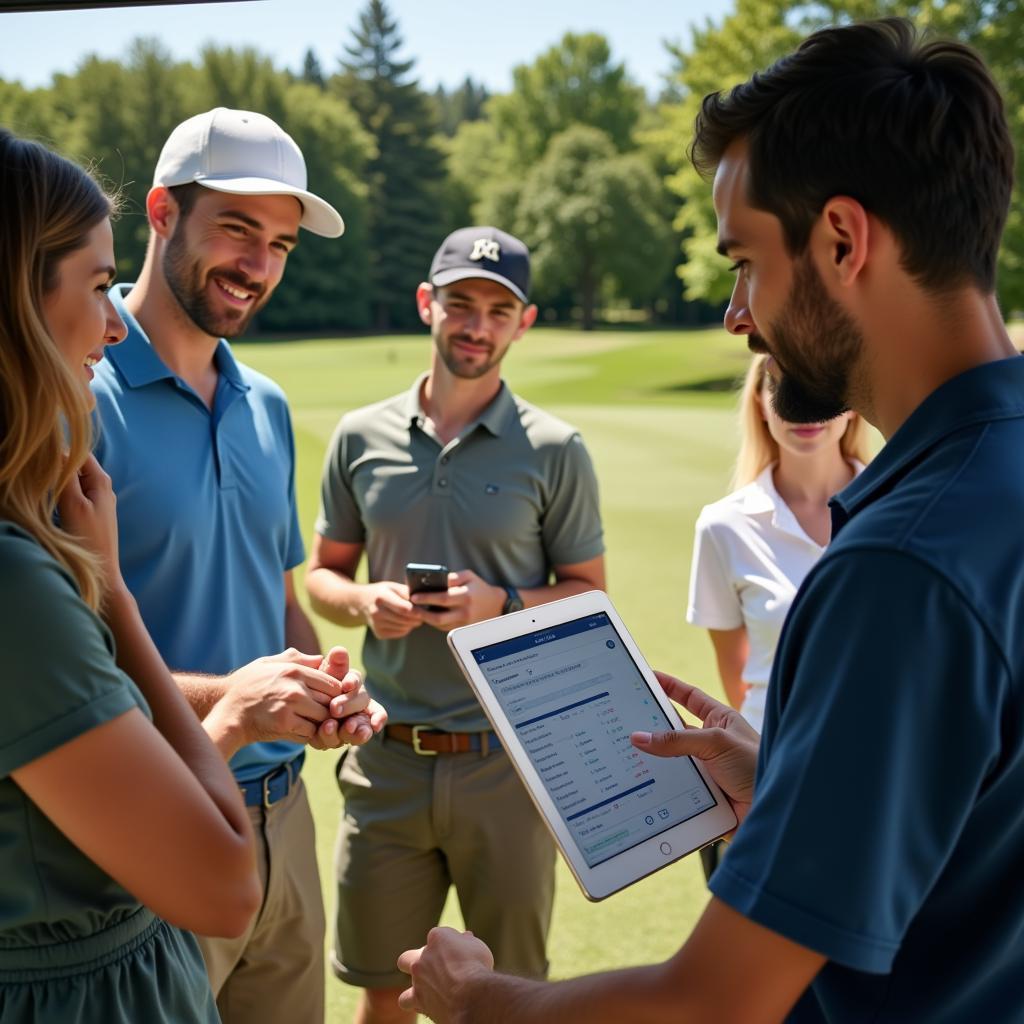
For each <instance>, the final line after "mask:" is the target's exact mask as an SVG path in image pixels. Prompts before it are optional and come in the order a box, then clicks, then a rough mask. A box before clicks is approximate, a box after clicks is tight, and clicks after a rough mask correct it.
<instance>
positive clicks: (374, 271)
mask: <svg viewBox="0 0 1024 1024" xmlns="http://www.w3.org/2000/svg"><path fill="white" fill-rule="evenodd" d="M401 47H402V40H401V37H400V36H399V34H398V26H397V23H396V22H395V21H393V20H392V19H391V18H390V16H389V15H388V11H387V7H386V5H385V4H384V3H383V2H382V0H370V2H369V3H368V4H367V6H366V8H365V9H364V10H363V12H362V13H361V14H360V17H359V25H358V27H357V28H356V29H355V31H354V32H353V42H352V43H351V44H349V45H348V46H346V52H347V53H348V55H349V59H348V60H345V61H343V64H342V67H343V72H342V73H341V74H340V75H338V76H337V77H335V78H334V79H333V80H332V83H331V84H332V88H333V91H334V92H335V93H336V94H337V95H339V96H341V97H342V98H343V99H345V100H346V101H347V102H348V103H349V104H350V105H351V107H352V109H353V110H354V111H355V112H356V115H357V116H358V118H359V121H360V123H361V125H362V127H363V129H364V130H365V131H366V132H367V133H368V135H369V136H370V137H371V138H372V139H373V142H374V146H375V153H374V155H373V156H372V157H371V158H370V160H369V161H368V163H367V167H366V175H367V180H368V183H369V193H368V208H367V225H368V227H367V240H368V248H369V253H368V255H369V275H368V295H369V302H370V308H371V316H372V322H373V324H374V325H375V326H376V327H377V328H378V329H381V330H383V329H387V328H388V327H390V326H392V325H395V326H413V325H414V324H416V323H417V318H416V311H415V305H414V302H413V295H414V293H415V290H416V286H417V285H418V284H419V282H420V281H422V280H423V278H424V276H425V275H426V273H427V270H428V268H429V267H430V260H431V258H432V257H433V254H434V251H435V249H436V248H437V246H438V244H439V242H440V240H441V237H442V236H443V235H444V234H445V228H446V225H445V224H444V223H443V222H442V216H443V210H444V209H445V192H444V177H445V171H444V157H443V154H442V152H441V149H440V148H439V147H438V145H437V144H436V142H435V138H434V136H435V132H436V124H435V121H434V108H433V105H432V103H431V99H430V97H429V96H428V95H427V94H426V93H424V92H423V91H422V90H421V89H420V88H419V86H418V85H417V83H416V82H415V81H414V80H410V79H407V77H406V76H407V75H408V74H409V72H410V70H411V69H412V66H413V63H414V62H413V61H411V60H405V61H403V60H399V59H398V56H397V54H398V51H399V50H400V49H401Z"/></svg>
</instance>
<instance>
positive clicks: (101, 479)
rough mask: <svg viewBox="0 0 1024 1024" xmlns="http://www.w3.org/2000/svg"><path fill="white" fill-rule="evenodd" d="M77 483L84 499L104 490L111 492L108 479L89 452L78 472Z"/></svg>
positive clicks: (97, 461)
mask: <svg viewBox="0 0 1024 1024" xmlns="http://www.w3.org/2000/svg"><path fill="white" fill-rule="evenodd" d="M78 481H79V486H80V488H81V491H82V493H83V494H84V495H85V496H86V497H90V496H91V495H93V494H96V493H98V492H102V491H104V490H112V488H111V484H110V477H109V476H107V474H106V473H105V472H104V471H103V467H102V466H101V465H100V463H99V460H98V459H97V458H96V456H95V455H93V454H92V453H91V452H90V453H89V455H88V456H86V459H85V462H83V463H82V465H81V467H80V468H79V470H78Z"/></svg>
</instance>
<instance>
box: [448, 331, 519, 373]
mask: <svg viewBox="0 0 1024 1024" xmlns="http://www.w3.org/2000/svg"><path fill="white" fill-rule="evenodd" d="M470 340H472V339H470V338H469V337H468V335H462V334H453V335H450V336H449V337H439V336H435V338H434V344H435V345H436V347H437V351H438V353H439V354H440V356H441V361H442V362H443V363H444V365H445V366H446V367H448V372H449V373H450V374H451V375H452V376H453V377H459V378H460V379H462V380H476V379H477V378H478V377H483V376H484V374H486V373H489V372H490V371H491V370H493V369H494V367H495V366H497V365H498V364H499V363H500V362H501V361H502V359H504V358H505V353H506V352H507V351H508V345H506V346H505V347H504V348H503V349H501V350H500V351H498V349H497V348H495V347H494V346H493V345H492V346H491V351H490V352H489V353H488V355H487V357H486V358H484V359H481V360H480V361H479V362H470V361H468V360H467V359H465V358H464V357H460V356H459V354H458V353H457V352H455V350H454V349H453V348H452V342H455V341H470Z"/></svg>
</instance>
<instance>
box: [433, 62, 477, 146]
mask: <svg viewBox="0 0 1024 1024" xmlns="http://www.w3.org/2000/svg"><path fill="white" fill-rule="evenodd" d="M490 95H491V94H490V93H489V92H488V91H487V88H486V86H484V85H477V84H476V83H475V82H474V81H473V79H472V78H470V77H469V75H467V76H466V78H465V81H464V82H463V83H462V85H460V86H459V87H458V88H457V89H454V90H453V91H452V92H445V89H444V86H443V85H439V86H438V87H437V89H435V90H434V103H435V104H436V106H437V120H438V123H439V124H440V126H441V131H442V132H444V134H445V135H447V136H449V137H451V136H452V135H454V134H455V132H456V131H457V130H458V128H459V126H460V125H461V124H464V123H465V122H467V121H479V120H480V118H482V117H483V116H484V104H485V103H486V102H487V100H488V99H489V98H490Z"/></svg>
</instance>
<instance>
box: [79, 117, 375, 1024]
mask: <svg viewBox="0 0 1024 1024" xmlns="http://www.w3.org/2000/svg"><path fill="white" fill-rule="evenodd" d="M146 213H147V215H148V218H149V224H150V239H149V248H148V250H147V253H146V260H145V263H144V265H143V267H142V272H141V274H140V276H139V280H138V282H137V283H136V284H135V285H122V286H118V287H117V289H115V294H114V301H115V304H116V305H117V306H118V309H119V312H120V313H121V316H122V318H123V319H124V321H125V323H126V324H127V325H128V329H129V332H128V337H127V339H126V340H125V342H124V343H123V344H122V345H120V346H118V347H117V348H116V349H115V348H111V349H110V350H109V352H108V353H107V357H106V358H105V359H104V360H103V361H102V362H101V363H100V364H99V365H98V366H97V367H96V376H95V380H94V382H93V387H94V390H95V393H96V399H97V410H98V413H99V418H100V424H99V442H98V448H97V455H98V456H99V458H100V461H101V462H102V463H103V465H104V467H105V469H106V470H107V472H108V473H109V474H110V476H111V478H112V480H113V484H114V489H115V491H116V493H117V496H118V522H119V528H120V556H121V563H122V569H123V571H124V576H125V579H126V581H127V582H128V585H129V587H130V589H131V591H132V593H133V594H134V595H135V597H136V599H137V601H138V603H139V607H140V609H141V612H142V616H143V618H144V620H145V622H146V624H147V626H148V628H149V630H150V632H151V633H152V635H153V639H154V640H155V641H156V643H157V645H158V647H159V648H160V651H161V653H162V654H163V656H164V659H165V660H166V661H167V663H168V665H169V666H170V667H171V669H172V670H173V671H175V672H176V673H181V674H179V675H177V676H176V678H177V679H178V682H179V685H180V686H181V687H182V689H183V690H184V692H185V694H186V695H187V697H188V698H189V701H190V703H191V704H192V705H193V707H194V708H195V709H196V712H197V713H198V714H199V715H200V716H202V717H205V715H206V714H207V713H208V712H209V710H210V708H211V707H212V706H213V705H214V704H215V703H217V701H218V700H224V701H227V702H230V703H231V704H232V705H233V706H234V708H235V709H236V710H237V714H238V716H239V719H240V720H241V721H243V722H245V723H247V726H248V729H247V733H248V736H249V737H250V738H251V740H252V741H253V742H251V743H250V744H249V745H247V746H245V747H243V748H242V749H241V750H240V751H239V752H238V753H237V754H236V755H235V757H234V758H232V761H231V767H232V769H233V771H234V773H235V777H236V779H237V780H238V784H239V787H240V789H241V791H242V794H243V796H244V799H245V803H246V805H247V807H248V808H249V812H250V816H251V820H252V824H253V829H254V831H255V833H256V836H257V842H258V843H259V844H260V849H259V850H258V855H257V859H258V863H259V869H260V872H261V876H262V878H263V883H264V901H263V905H262V907H261V909H260V911H259V913H258V914H257V916H256V918H255V920H254V921H253V922H252V924H251V925H250V927H249V929H248V930H247V932H246V933H245V934H244V935H242V936H241V937H239V938H238V939H231V940H224V939H203V938H201V939H200V942H201V945H202V947H203V954H204V956H205V958H206V963H207V967H208V970H209V973H210V980H211V983H212V985H213V989H214V993H215V995H216V996H217V1005H218V1009H219V1010H220V1013H221V1016H222V1019H223V1020H224V1021H225V1022H243V1021H244V1022H245V1024H260V1022H267V1024H271V1022H273V1024H280V1022H282V1021H288V1022H289V1024H307V1022H308V1024H320V1022H321V1021H322V1020H323V995H324V982H323V930H324V913H323V906H322V900H321V892H320V880H319V876H318V873H317V866H316V857H315V850H314V834H313V822H312V817H311V815H310V811H309V805H308V802H307V800H306V796H305V791H304V789H303V786H302V781H301V778H300V777H299V770H300V768H301V765H302V758H303V752H304V747H303V746H302V744H304V743H307V742H308V743H312V744H313V745H314V746H319V747H324V746H338V745H339V744H340V743H342V742H364V741H365V740H366V739H368V738H369V736H370V735H371V734H372V730H373V729H379V728H380V726H381V725H382V724H383V722H382V716H381V714H380V713H379V711H375V710H374V709H371V714H370V716H367V715H365V714H363V715H352V716H351V717H346V716H347V715H348V714H351V712H352V711H358V710H359V706H360V703H361V702H362V703H364V702H365V698H360V697H359V694H358V691H355V692H354V693H346V692H343V691H344V690H345V689H346V687H351V686H352V685H353V684H354V682H355V681H354V680H352V679H351V678H350V679H349V681H348V683H345V682H344V678H345V676H346V673H347V672H348V658H347V655H346V654H345V652H344V651H342V650H341V649H337V650H336V651H334V652H332V653H331V655H330V656H329V657H328V659H326V660H325V662H324V665H323V668H324V669H325V671H323V672H321V671H319V668H320V665H321V658H320V655H319V654H317V653H315V652H317V651H319V644H318V641H317V638H316V634H315V633H314V631H313V628H312V626H311V625H310V622H309V620H308V619H307V617H306V615H305V613H304V612H303V611H302V609H301V607H300V606H299V604H298V602H297V601H296V598H295V592H294V589H293V585H292V579H291V571H292V569H293V568H294V567H295V566H296V565H298V564H299V563H301V562H302V560H303V558H304V551H303V545H302V538H301V536H300V534H299V526H298V517H297V514H296V505H295V486H294V475H295V464H294V463H295V453H294V441H293V437H292V427H291V419H290V416H289V412H288V406H287V403H286V401H285V397H284V394H283V393H282V391H281V390H280V388H278V387H277V385H275V384H274V383H273V382H272V381H270V380H268V379H267V378H266V377H263V376H262V375H261V374H258V373H256V372H254V371H253V370H251V369H249V368H248V367H246V366H243V365H241V364H239V363H237V362H235V359H234V357H233V356H232V354H231V349H230V347H229V345H228V344H227V342H226V341H225V340H224V339H225V338H233V337H236V336H238V335H239V334H241V333H242V332H243V331H244V330H245V328H246V326H247V325H248V324H249V322H250V321H251V320H252V317H253V315H254V314H255V313H256V312H257V311H258V310H259V309H261V308H262V307H263V305H264V304H265V303H266V302H267V300H268V299H269V298H270V296H271V295H272V294H273V292H274V289H275V287H276V286H277V284H278V282H279V281H280V280H281V276H282V274H283V273H284V268H285V263H286V262H287V259H288V254H289V252H290V251H291V250H292V248H293V247H294V246H295V245H296V244H297V242H298V234H299V228H300V227H305V228H307V229H308V230H310V231H313V232H314V233H316V234H319V235H325V236H327V237H336V236H338V235H340V234H341V233H342V231H343V230H344V225H343V223H342V220H341V217H340V216H339V215H338V213H337V211H336V210H334V209H333V208H332V207H331V206H330V205H329V204H328V203H326V202H324V200H322V199H320V198H318V197H317V196H315V195H313V194H312V193H311V192H309V191H308V190H307V189H306V166H305V161H304V160H303V157H302V154H301V152H300V151H299V148H298V146H296V144H295V143H294V141H293V140H292V139H291V138H290V137H289V136H288V135H287V134H286V133H285V132H284V131H282V130H281V128H280V127H278V125H276V124H275V123H274V122H273V121H271V120H270V119H269V118H267V117H264V116H263V115H262V114H255V113H250V112H247V111H240V110H226V109H223V108H217V109H216V110H211V111H208V112H207V113H205V114H199V115H197V116H196V117H192V118H189V119H188V120H187V121H185V122H184V123H182V124H180V125H179V126H178V127H177V128H176V129H175V130H174V131H173V132H172V133H171V135H170V138H169V139H168V140H167V143H166V145H165V146H164V149H163V152H162V153H161V154H160V159H159V162H158V164H157V168H156V173H155V175H154V179H153V188H152V189H151V190H150V192H149V195H148V197H147V199H146ZM286 646H288V647H291V648H296V649H297V650H298V651H303V652H308V653H307V654H306V655H299V654H297V653H296V651H294V650H293V651H289V652H285V654H284V655H278V656H277V659H271V658H270V657H269V656H271V655H275V653H276V652H280V651H282V649H283V648H285V647H286ZM254 659H260V660H256V661H254ZM282 659H283V660H285V661H287V662H289V663H288V664H282V663H281V660H282ZM247 663H251V664H247ZM240 665H242V666H244V667H243V668H241V669H238V666H240ZM236 669H237V671H234V670H236ZM232 672H234V674H233V675H229V676H226V675H225V674H226V673H232ZM186 673H194V674H186ZM332 676H333V677H336V678H332ZM338 680H342V682H341V683H339V682H338ZM357 698H358V699H357ZM346 705H347V706H346ZM341 717H346V721H345V722H344V723H341V722H339V721H338V719H339V718H341Z"/></svg>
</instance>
